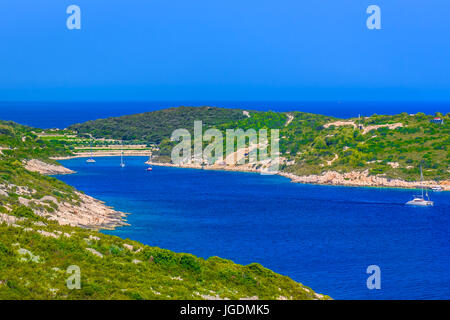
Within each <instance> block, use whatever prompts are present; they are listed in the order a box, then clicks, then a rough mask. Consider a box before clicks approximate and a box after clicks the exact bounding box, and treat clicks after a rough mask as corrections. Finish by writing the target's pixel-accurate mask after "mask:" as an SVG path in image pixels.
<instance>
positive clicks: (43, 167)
mask: <svg viewBox="0 0 450 320" xmlns="http://www.w3.org/2000/svg"><path fill="white" fill-rule="evenodd" d="M24 166H25V169H27V170H28V171H32V172H38V173H40V174H44V175H57V174H72V173H75V171H73V170H70V169H67V168H65V167H63V166H61V165H55V164H50V163H46V162H43V161H41V160H37V159H32V160H27V161H24Z"/></svg>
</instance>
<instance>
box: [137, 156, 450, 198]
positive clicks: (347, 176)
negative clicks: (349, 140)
mask: <svg viewBox="0 0 450 320" xmlns="http://www.w3.org/2000/svg"><path fill="white" fill-rule="evenodd" d="M146 163H147V164H151V165H155V166H163V167H175V168H191V169H202V166H201V165H199V164H183V165H175V164H172V163H159V162H151V163H150V162H146ZM203 169H204V170H221V171H239V172H255V173H261V170H260V169H256V168H255V167H254V166H251V165H248V164H247V165H240V166H224V165H222V166H219V165H213V166H204V167H203ZM276 174H277V175H280V176H283V177H286V178H289V179H291V181H292V182H295V183H307V184H320V185H334V186H352V187H386V188H406V189H417V188H420V187H421V184H420V182H419V181H412V182H409V181H405V180H400V179H388V178H384V177H379V176H371V175H369V171H368V170H365V171H361V172H360V171H352V172H347V173H339V172H336V171H326V172H324V173H323V174H321V175H314V174H312V175H307V176H298V175H295V174H293V173H289V172H281V171H279V172H277V173H276ZM422 185H423V187H425V188H431V187H435V186H438V185H440V186H441V187H442V189H443V190H444V191H450V181H448V180H445V181H441V182H440V183H438V182H436V181H424V182H423V184H422Z"/></svg>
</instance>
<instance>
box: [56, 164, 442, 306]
mask: <svg viewBox="0 0 450 320" xmlns="http://www.w3.org/2000/svg"><path fill="white" fill-rule="evenodd" d="M85 160H86V159H70V160H64V161H60V162H61V163H62V164H63V165H64V166H66V167H67V168H70V169H72V170H75V171H77V173H76V174H73V175H67V176H58V179H60V180H63V181H65V182H66V183H68V184H70V185H72V186H74V187H76V188H77V189H79V190H82V191H84V192H85V193H86V194H88V195H90V196H93V197H95V198H98V199H100V200H103V201H105V202H106V204H107V205H110V206H113V207H114V208H115V209H117V210H119V211H123V212H128V213H131V215H129V216H128V218H127V219H128V223H130V224H131V226H125V227H120V228H117V229H116V230H113V231H103V232H104V233H106V234H113V235H117V236H119V237H121V238H130V239H133V240H137V241H140V242H142V243H144V244H148V245H151V246H158V247H161V248H166V249H169V250H173V251H176V252H188V253H192V254H194V255H197V256H201V257H204V258H208V257H210V256H219V257H222V258H226V259H231V260H233V261H234V262H236V263H240V264H248V263H252V262H258V263H260V264H262V265H263V266H265V267H267V268H269V269H271V270H273V271H275V272H277V273H281V274H284V275H287V276H289V277H291V278H293V279H294V280H296V281H298V282H301V283H303V284H304V285H306V286H309V287H311V288H312V289H313V290H315V291H316V292H318V293H323V294H327V295H330V296H331V297H333V298H335V299H449V298H450V273H449V272H448V270H447V269H448V266H449V265H450V246H449V236H450V217H449V212H450V210H449V209H450V193H449V192H441V193H431V194H430V196H431V198H432V200H434V201H435V206H434V207H431V208H415V207H408V206H405V205H404V203H405V202H406V201H408V200H410V198H411V196H412V195H413V194H414V192H415V191H413V190H401V189H382V188H355V187H334V186H317V185H304V184H296V183H291V182H290V181H289V179H287V178H284V177H280V176H262V175H259V174H255V173H241V172H225V171H209V170H197V169H181V168H169V167H154V168H153V171H152V172H147V171H145V168H146V165H145V164H144V162H145V161H146V160H147V159H146V158H144V157H127V158H126V164H127V166H126V167H125V168H120V167H119V163H120V160H119V158H118V157H109V158H96V160H97V162H96V163H95V164H87V163H86V162H85ZM369 265H378V266H379V267H380V268H381V290H369V289H367V286H366V280H367V277H368V276H369V275H368V274H367V273H366V269H367V267H368V266H369Z"/></svg>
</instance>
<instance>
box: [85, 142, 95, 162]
mask: <svg viewBox="0 0 450 320" xmlns="http://www.w3.org/2000/svg"><path fill="white" fill-rule="evenodd" d="M92 156H93V151H92V141H91V157H90V158H89V159H87V160H86V162H87V163H95V160H94V158H93V157H92Z"/></svg>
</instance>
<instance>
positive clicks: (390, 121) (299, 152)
mask: <svg viewBox="0 0 450 320" xmlns="http://www.w3.org/2000/svg"><path fill="white" fill-rule="evenodd" d="M222 112H224V110H223V109H216V108H205V107H203V108H197V109H195V108H177V109H168V110H162V111H156V112H151V113H147V114H141V115H134V116H126V117H119V118H111V119H107V120H97V121H93V122H92V121H91V122H87V123H84V124H80V125H74V126H72V127H71V128H72V129H74V130H79V131H80V132H82V133H85V132H94V133H95V134H96V135H97V136H99V137H100V136H103V137H120V138H125V139H127V138H130V136H127V135H124V134H123V132H130V131H133V132H135V134H134V135H132V136H131V138H130V139H132V138H136V137H139V138H140V139H142V138H143V137H147V138H149V137H151V138H149V141H158V143H159V146H160V153H159V155H160V161H170V154H171V150H172V148H173V147H174V146H175V145H176V142H173V141H170V135H171V133H172V131H173V130H174V129H178V128H187V129H189V130H190V132H191V133H192V127H193V123H194V120H203V122H204V123H205V124H206V125H204V130H206V129H208V128H210V127H216V128H218V129H219V130H221V131H222V132H223V133H224V136H225V130H226V129H238V128H240V129H243V130H247V129H255V130H256V131H258V130H259V129H279V130H280V151H281V156H282V157H284V158H285V159H287V160H289V161H290V163H291V164H290V165H283V167H282V169H283V170H284V171H287V172H292V173H295V174H298V175H305V174H320V173H323V172H325V171H330V170H333V171H338V172H341V173H344V172H350V171H355V170H356V171H366V170H367V171H368V172H369V174H371V175H381V176H385V177H387V178H400V179H404V180H410V181H412V180H417V179H418V168H419V164H420V163H422V164H423V168H424V176H425V178H426V179H434V180H448V179H449V178H450V172H449V163H450V151H449V149H450V148H449V145H450V125H449V122H450V117H449V114H446V115H443V114H436V115H425V114H423V113H418V114H415V115H409V114H407V113H402V114H399V115H392V116H390V115H376V114H374V115H372V116H369V117H362V118H361V119H359V118H351V119H345V120H344V119H337V118H333V117H328V116H323V115H316V114H310V113H303V112H289V113H280V112H249V117H247V116H243V112H242V110H232V111H229V113H228V114H229V115H230V117H225V116H224V117H220V119H219V121H217V122H214V121H216V120H217V116H213V117H210V118H209V120H208V121H205V119H207V117H208V115H209V114H214V115H217V114H218V113H219V114H222ZM173 114H176V119H177V120H176V121H174V119H173V117H172V115H173ZM435 116H437V117H441V118H442V119H443V120H444V123H443V124H438V123H432V122H430V120H432V119H433V118H434V117H435ZM150 119H157V120H158V126H157V127H156V126H155V125H152V126H149V125H148V124H147V125H143V123H144V122H146V121H147V120H150ZM336 121H345V122H348V123H349V124H347V125H330V124H331V123H333V122H336ZM396 124H397V125H396ZM115 125H117V127H114V126H115ZM387 125H395V126H393V127H391V128H389V127H387ZM374 126H381V127H374ZM370 129H372V130H370ZM152 137H158V139H154V138H152ZM292 161H294V162H295V164H292Z"/></svg>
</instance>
